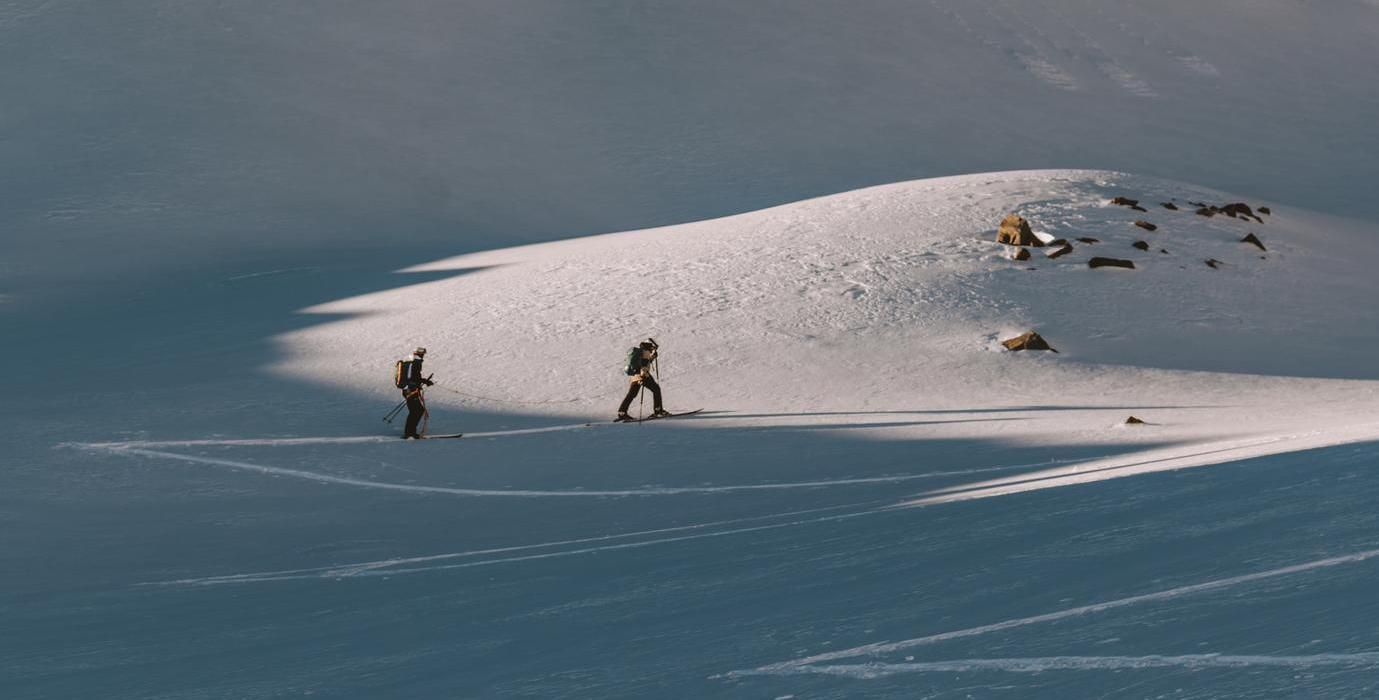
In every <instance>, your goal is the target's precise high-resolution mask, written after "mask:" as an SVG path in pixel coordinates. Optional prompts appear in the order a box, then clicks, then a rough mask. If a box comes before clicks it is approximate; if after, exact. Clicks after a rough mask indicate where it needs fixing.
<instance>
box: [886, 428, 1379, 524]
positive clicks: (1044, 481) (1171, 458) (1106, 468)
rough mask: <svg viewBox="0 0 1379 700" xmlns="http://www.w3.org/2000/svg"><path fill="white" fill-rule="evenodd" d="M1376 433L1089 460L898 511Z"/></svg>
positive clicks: (937, 495)
mask: <svg viewBox="0 0 1379 700" xmlns="http://www.w3.org/2000/svg"><path fill="white" fill-rule="evenodd" d="M1376 434H1379V424H1373V423H1366V424H1359V425H1350V426H1345V427H1342V428H1337V429H1333V430H1313V431H1309V432H1306V433H1297V434H1293V435H1274V436H1270V437H1264V438H1259V439H1253V440H1240V441H1231V442H1218V443H1204V444H1202V445H1200V446H1201V447H1204V448H1206V447H1210V448H1212V449H1204V450H1201V451H1198V452H1191V453H1186V454H1185V453H1182V452H1181V451H1180V449H1174V448H1170V449H1158V450H1149V451H1147V452H1143V453H1140V455H1139V456H1141V457H1143V459H1140V460H1138V461H1131V462H1127V461H1125V460H1126V457H1128V456H1129V455H1115V456H1112V457H1105V458H1100V459H1092V460H1087V461H1085V462H1082V463H1079V464H1073V465H1071V466H1066V467H1058V468H1056V469H1052V470H1048V471H1045V472H1040V473H1035V474H1021V475H1017V476H1011V477H1005V478H1001V479H993V480H990V481H982V482H976V483H971V484H962V485H959V486H952V487H948V488H943V489H938V490H935V491H931V492H929V493H926V494H923V495H922V496H921V497H920V498H917V499H914V500H910V501H906V502H905V503H902V504H900V506H901V507H907V506H927V505H935V504H938V503H952V502H954V501H969V500H974V499H978V498H992V497H995V496H1006V495H1010V494H1015V493H1024V492H1027V491H1038V490H1042V489H1051V488H1059V487H1062V486H1073V485H1076V484H1085V483H1090V482H1093V481H1104V480H1107V479H1119V478H1123V477H1127V476H1138V475H1140V474H1149V473H1152V472H1162V471H1172V470H1176V469H1188V468H1193V467H1205V466H1213V465H1218V464H1222V463H1227V462H1236V461H1241V460H1245V459H1252V458H1255V457H1263V456H1268V455H1275V454H1284V453H1289V452H1301V451H1303V450H1309V449H1316V448H1321V447H1334V446H1337V445H1345V444H1349V443H1355V442H1365V441H1370V440H1374V439H1375V436H1376ZM1280 443H1295V444H1289V445H1285V446H1281V447H1275V448H1273V449H1260V448H1263V447H1266V446H1269V445H1279V444H1280Z"/></svg>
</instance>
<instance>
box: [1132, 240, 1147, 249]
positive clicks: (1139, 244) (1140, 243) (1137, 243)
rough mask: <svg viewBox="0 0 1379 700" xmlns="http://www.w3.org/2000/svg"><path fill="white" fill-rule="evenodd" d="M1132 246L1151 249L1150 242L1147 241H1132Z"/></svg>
mask: <svg viewBox="0 0 1379 700" xmlns="http://www.w3.org/2000/svg"><path fill="white" fill-rule="evenodd" d="M1130 246H1131V247H1133V248H1139V249H1140V250H1143V251H1148V250H1149V244H1148V243H1147V242H1145V241H1135V242H1134V243H1131V244H1130Z"/></svg>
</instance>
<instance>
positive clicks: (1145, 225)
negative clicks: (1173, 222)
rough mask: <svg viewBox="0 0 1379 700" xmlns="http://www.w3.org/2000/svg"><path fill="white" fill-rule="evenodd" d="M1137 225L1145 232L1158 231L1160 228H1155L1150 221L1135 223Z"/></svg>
mask: <svg viewBox="0 0 1379 700" xmlns="http://www.w3.org/2000/svg"><path fill="white" fill-rule="evenodd" d="M1135 225H1136V226H1139V227H1140V228H1142V229H1144V230H1146V231H1157V230H1159V227H1158V226H1155V225H1154V224H1151V223H1149V222H1148V221H1136V222H1135Z"/></svg>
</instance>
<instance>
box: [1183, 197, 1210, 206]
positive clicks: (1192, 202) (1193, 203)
mask: <svg viewBox="0 0 1379 700" xmlns="http://www.w3.org/2000/svg"><path fill="white" fill-rule="evenodd" d="M1187 203H1188V204H1191V205H1192V206H1194V207H1205V206H1208V204H1207V203H1206V202H1194V201H1192V200H1190V199H1189V200H1188V202H1187Z"/></svg>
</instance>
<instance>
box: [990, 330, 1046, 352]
mask: <svg viewBox="0 0 1379 700" xmlns="http://www.w3.org/2000/svg"><path fill="white" fill-rule="evenodd" d="M1001 345H1004V346H1005V348H1006V349H1007V350H1009V351H1011V352H1019V351H1021V350H1050V351H1052V352H1058V351H1057V350H1054V349H1053V347H1051V346H1050V345H1049V341H1047V340H1044V336H1042V335H1039V334H1038V333H1035V332H1034V331H1030V332H1028V333H1025V334H1024V335H1018V336H1015V337H1014V338H1010V339H1007V340H1002V341H1001Z"/></svg>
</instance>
